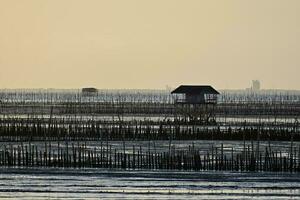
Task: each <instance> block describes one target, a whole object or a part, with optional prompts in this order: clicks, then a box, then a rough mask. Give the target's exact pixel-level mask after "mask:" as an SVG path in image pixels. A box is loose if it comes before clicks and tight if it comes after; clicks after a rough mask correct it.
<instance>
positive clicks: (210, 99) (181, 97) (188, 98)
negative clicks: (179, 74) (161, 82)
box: [171, 85, 220, 104]
mask: <svg viewBox="0 0 300 200" xmlns="http://www.w3.org/2000/svg"><path fill="white" fill-rule="evenodd" d="M171 94H175V103H183V104H215V103H217V97H218V95H219V94H220V93H219V92H218V91H217V90H215V89H214V88H213V87H211V86H209V85H181V86H179V87H178V88H176V89H175V90H173V91H172V92H171Z"/></svg>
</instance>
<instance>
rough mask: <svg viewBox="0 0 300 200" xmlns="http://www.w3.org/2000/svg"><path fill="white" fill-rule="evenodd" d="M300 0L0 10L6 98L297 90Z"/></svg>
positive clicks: (153, 0) (48, 2)
mask: <svg viewBox="0 0 300 200" xmlns="http://www.w3.org/2000/svg"><path fill="white" fill-rule="evenodd" d="M299 10H300V1H299V0H105V1H104V0H26V1H25V0H0V88H82V87H96V88H107V89H113V88H117V89H122V88H132V89H135V88H141V89H164V88H166V86H167V85H168V86H170V87H176V86H177V85H180V84H197V85H201V84H205V85H213V86H214V87H215V88H217V89H243V88H247V87H250V84H251V80H253V79H258V80H260V81H261V85H262V88H265V89H297V90H298V89H300V78H299V75H300V55H299V53H300V12H299Z"/></svg>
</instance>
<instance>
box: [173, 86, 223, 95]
mask: <svg viewBox="0 0 300 200" xmlns="http://www.w3.org/2000/svg"><path fill="white" fill-rule="evenodd" d="M171 94H220V93H219V92H218V91H217V90H215V89H214V88H213V87H212V86H210V85H181V86H179V87H178V88H176V89H175V90H173V91H172V92H171Z"/></svg>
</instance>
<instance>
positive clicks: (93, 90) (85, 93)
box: [81, 87, 98, 95]
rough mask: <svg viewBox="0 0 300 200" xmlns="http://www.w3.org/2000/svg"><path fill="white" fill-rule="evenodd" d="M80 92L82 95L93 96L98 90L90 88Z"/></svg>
mask: <svg viewBox="0 0 300 200" xmlns="http://www.w3.org/2000/svg"><path fill="white" fill-rule="evenodd" d="M81 92H82V94H83V95H94V94H96V93H98V89H97V88H92V87H89V88H82V89H81Z"/></svg>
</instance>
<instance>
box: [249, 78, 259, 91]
mask: <svg viewBox="0 0 300 200" xmlns="http://www.w3.org/2000/svg"><path fill="white" fill-rule="evenodd" d="M251 89H252V90H253V91H258V90H260V82H259V80H253V81H252V87H251Z"/></svg>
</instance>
